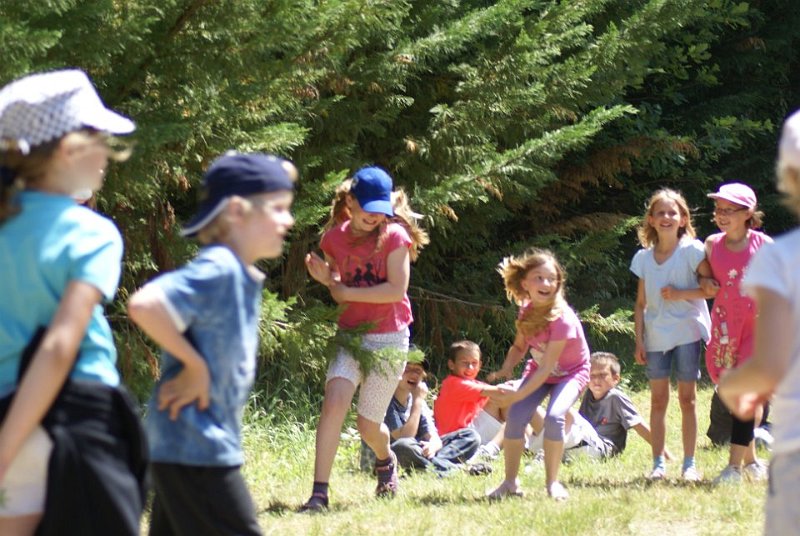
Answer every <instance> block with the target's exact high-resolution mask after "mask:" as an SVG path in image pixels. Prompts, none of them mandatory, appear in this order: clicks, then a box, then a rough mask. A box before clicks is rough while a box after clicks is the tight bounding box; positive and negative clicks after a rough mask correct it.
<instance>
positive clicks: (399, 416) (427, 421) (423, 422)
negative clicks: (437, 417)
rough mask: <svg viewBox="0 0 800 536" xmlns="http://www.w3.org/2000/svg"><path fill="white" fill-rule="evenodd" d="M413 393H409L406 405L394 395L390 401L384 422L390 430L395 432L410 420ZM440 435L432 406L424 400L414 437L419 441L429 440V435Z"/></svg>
mask: <svg viewBox="0 0 800 536" xmlns="http://www.w3.org/2000/svg"><path fill="white" fill-rule="evenodd" d="M411 402H412V397H411V394H409V395H408V399H407V400H406V403H405V405H403V404H401V403H400V402H398V401H397V398H395V397H394V396H393V397H392V401H391V402H389V407H388V408H387V409H386V416H385V417H384V418H383V422H384V423H385V424H386V426H387V427H388V428H389V431H390V432H394V431H395V430H397V429H398V428H402V427H403V426H405V424H406V423H407V422H408V418H409V417H410V416H411ZM434 434H436V435H438V434H439V433H438V432H437V430H436V425H435V424H433V413H432V412H431V408H430V406H428V403H427V402H425V401H424V400H423V401H422V412H421V413H420V416H419V426H418V427H417V435H416V436H415V437H414V439H416V440H417V441H427V440H428V436H429V435H434Z"/></svg>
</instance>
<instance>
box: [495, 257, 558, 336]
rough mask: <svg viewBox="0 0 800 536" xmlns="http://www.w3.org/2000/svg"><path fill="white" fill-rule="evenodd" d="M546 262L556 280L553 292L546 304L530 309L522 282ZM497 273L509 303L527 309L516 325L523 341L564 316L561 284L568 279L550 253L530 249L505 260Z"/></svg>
mask: <svg viewBox="0 0 800 536" xmlns="http://www.w3.org/2000/svg"><path fill="white" fill-rule="evenodd" d="M548 262H549V263H551V264H552V265H553V267H554V268H555V270H556V274H557V276H558V282H557V284H558V287H557V288H556V292H555V294H554V296H553V299H552V300H551V301H550V302H549V303H546V304H544V305H537V306H534V305H530V304H529V301H530V295H529V294H528V292H527V291H526V290H525V289H524V288H522V280H523V279H525V277H526V276H527V275H528V272H530V271H531V270H533V269H534V268H538V267H539V266H542V265H543V264H546V263H548ZM497 271H498V272H499V273H500V275H501V276H502V277H503V284H504V285H505V289H506V296H507V297H508V299H509V300H510V301H512V302H514V303H516V304H517V305H519V306H521V307H526V309H525V312H524V313H523V314H522V316H521V317H520V318H519V319H518V320H517V322H516V327H517V329H518V330H519V331H520V332H521V333H522V334H523V335H525V336H526V337H530V336H533V335H536V334H537V333H539V332H541V331H542V330H543V329H545V328H546V327H547V325H548V324H550V322H552V321H553V320H555V319H556V318H559V317H560V316H561V315H562V314H563V312H564V309H565V308H566V307H567V303H566V300H565V299H564V284H565V282H566V278H567V277H566V273H565V272H564V268H563V267H562V266H561V264H560V263H559V262H558V259H556V257H555V255H553V253H551V252H550V251H548V250H545V249H538V248H533V249H530V250H528V251H526V252H525V253H523V254H522V255H520V256H518V257H514V256H510V257H506V258H505V259H503V261H502V262H501V263H500V265H499V266H498V267H497Z"/></svg>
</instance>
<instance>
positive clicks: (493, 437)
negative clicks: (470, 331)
mask: <svg viewBox="0 0 800 536" xmlns="http://www.w3.org/2000/svg"><path fill="white" fill-rule="evenodd" d="M447 368H449V369H450V375H449V376H447V378H445V379H444V381H443V382H442V386H441V388H440V389H439V396H438V397H437V399H436V402H434V405H433V419H434V421H435V422H436V427H437V428H438V429H439V433H440V434H441V435H445V434H449V433H451V432H455V431H456V430H460V429H462V428H474V429H476V430H477V431H478V433H479V434H480V435H481V443H482V445H481V448H480V449H479V454H481V455H482V456H483V457H486V458H494V457H496V456H497V453H498V452H499V451H500V449H501V448H502V441H503V425H504V423H505V410H506V409H507V407H508V405H509V404H508V402H507V395H508V393H510V392H513V391H514V389H513V388H512V387H508V386H505V385H490V384H488V383H484V382H482V381H479V380H476V379H475V378H477V376H478V373H479V372H480V370H481V349H480V347H479V346H478V345H477V344H476V343H474V342H472V341H467V340H464V341H457V342H454V343H453V344H451V345H450V349H449V352H448V358H447Z"/></svg>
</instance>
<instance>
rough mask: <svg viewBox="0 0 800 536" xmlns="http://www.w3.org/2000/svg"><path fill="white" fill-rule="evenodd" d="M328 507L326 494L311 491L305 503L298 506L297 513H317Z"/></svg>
mask: <svg viewBox="0 0 800 536" xmlns="http://www.w3.org/2000/svg"><path fill="white" fill-rule="evenodd" d="M327 509H328V496H327V495H324V494H322V493H312V494H311V498H309V499H308V500H307V501H306V503H305V504H304V505H303V506H301V507H300V509H299V510H298V513H301V514H318V513H320V512H324V511H325V510H327Z"/></svg>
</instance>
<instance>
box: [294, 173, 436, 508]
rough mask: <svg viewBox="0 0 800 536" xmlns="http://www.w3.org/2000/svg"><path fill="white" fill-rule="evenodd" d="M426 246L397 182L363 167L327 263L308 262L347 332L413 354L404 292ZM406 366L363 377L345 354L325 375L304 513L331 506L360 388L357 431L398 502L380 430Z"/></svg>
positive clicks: (346, 192)
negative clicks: (343, 438)
mask: <svg viewBox="0 0 800 536" xmlns="http://www.w3.org/2000/svg"><path fill="white" fill-rule="evenodd" d="M427 243H428V236H427V234H426V233H425V232H424V231H423V230H422V229H420V228H419V227H417V225H416V223H415V220H414V214H413V212H411V209H410V208H409V206H408V200H407V198H406V196H405V194H404V193H403V192H402V191H398V192H395V193H392V178H391V177H390V176H389V175H388V174H387V173H386V172H385V171H384V170H382V169H380V168H378V167H365V168H362V169H360V170H359V171H357V172H356V173H355V175H354V176H353V179H352V180H347V181H345V182H344V183H343V184H342V186H340V187H339V188H338V189H337V192H336V197H335V199H334V201H333V207H332V208H331V218H330V221H329V222H328V224H327V225H326V228H325V231H324V233H323V236H322V241H321V242H320V247H321V248H322V251H323V252H324V254H325V258H324V259H323V258H322V257H320V256H319V255H317V254H315V253H310V254H309V255H307V256H306V267H307V268H308V272H309V274H311V277H313V278H314V279H316V280H317V281H319V282H320V283H322V284H323V285H325V286H326V287H328V289H329V290H330V292H331V296H332V297H333V299H334V300H335V301H336V302H337V303H339V304H341V305H343V306H344V311H343V312H342V314H341V316H340V317H339V328H340V329H342V330H348V329H355V328H360V329H361V328H366V330H367V333H366V334H365V335H363V336H362V346H363V348H364V349H365V350H371V351H377V350H381V349H384V348H389V349H396V350H399V351H401V352H403V353H405V352H407V351H408V339H409V331H408V326H409V325H410V324H411V321H412V318H411V304H410V302H409V300H408V295H407V293H406V292H407V289H408V281H409V276H410V264H411V261H413V260H415V259H416V257H417V254H418V251H419V249H421V248H422V247H423V246H424V245H425V244H427ZM404 368H405V362H404V361H402V360H400V361H397V360H390V359H383V360H381V361H379V362H378V363H377V364H376V365H375V366H374V367H372V368H371V369H370V370H369V371H362V369H361V366H360V365H359V363H358V361H356V359H355V358H354V357H353V355H352V354H351V353H350V352H348V351H347V350H345V349H344V348H340V350H339V353H338V355H337V356H336V358H335V359H334V360H333V361H332V362H331V364H330V367H329V368H328V374H327V381H326V384H325V397H324V399H323V402H322V413H321V415H320V419H319V425H318V427H317V443H316V458H315V461H314V487H313V490H312V494H311V498H310V499H309V500H308V501H307V502H306V503H305V504H304V505H303V506H302V508H301V511H319V510H322V509H325V508H327V507H328V481H329V479H330V474H331V470H332V468H333V461H334V458H335V457H336V449H337V448H338V446H339V435H340V434H341V431H342V425H343V424H344V419H345V417H346V416H347V412H348V411H349V409H350V404H351V402H352V399H353V395H354V394H355V391H356V388H357V387H358V386H359V385H361V392H360V394H359V401H358V419H357V426H358V431H359V433H360V434H361V437H362V439H363V440H364V442H366V443H367V445H369V447H370V448H371V449H372V450H373V451H374V452H375V457H376V463H375V468H376V472H377V476H378V486H377V488H376V490H375V493H376V495H378V496H379V497H380V496H393V495H394V494H395V492H396V490H397V461H396V459H395V456H394V454H393V453H392V451H391V449H390V448H389V442H390V435H389V430H388V429H387V428H386V426H385V425H384V424H383V417H384V415H385V413H386V408H387V407H389V402H390V401H391V399H392V396H393V395H394V391H395V389H396V388H397V382H398V380H399V379H400V377H401V375H402V373H403V370H404Z"/></svg>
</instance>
